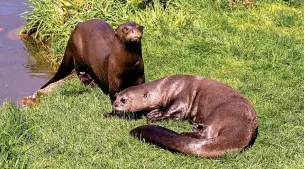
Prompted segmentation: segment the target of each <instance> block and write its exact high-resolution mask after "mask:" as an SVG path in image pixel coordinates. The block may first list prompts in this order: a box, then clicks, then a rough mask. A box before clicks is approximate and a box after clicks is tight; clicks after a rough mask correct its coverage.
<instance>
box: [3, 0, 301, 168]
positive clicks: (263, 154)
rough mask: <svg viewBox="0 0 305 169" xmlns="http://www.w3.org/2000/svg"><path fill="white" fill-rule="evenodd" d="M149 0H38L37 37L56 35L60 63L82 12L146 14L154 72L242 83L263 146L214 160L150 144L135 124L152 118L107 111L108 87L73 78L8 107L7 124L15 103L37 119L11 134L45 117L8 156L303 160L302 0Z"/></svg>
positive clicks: (128, 162) (254, 163)
mask: <svg viewBox="0 0 305 169" xmlns="http://www.w3.org/2000/svg"><path fill="white" fill-rule="evenodd" d="M143 2H144V5H143V4H141V3H143ZM146 2H147V1H144V0H139V1H136V0H126V1H124V0H107V1H106V0H104V1H103V0H99V1H97V0H77V1H72V0H71V1H64V0H56V1H54V0H45V1H34V0H31V6H32V7H33V11H32V12H31V13H30V14H29V15H27V16H25V18H26V19H27V21H28V22H27V26H26V27H27V30H31V29H32V30H37V32H36V33H35V34H34V35H35V36H36V38H38V39H40V40H42V41H43V42H44V43H46V44H48V45H49V49H48V50H49V52H50V53H51V55H48V56H50V57H46V58H47V59H48V60H49V61H50V63H53V64H54V65H55V64H56V63H58V62H59V61H60V58H61V56H62V55H63V53H64V50H65V45H66V42H67V39H68V38H69V35H70V32H71V31H72V30H73V28H74V27H75V25H76V24H77V23H78V22H80V21H85V20H88V19H92V18H100V19H103V20H106V21H107V22H109V23H110V24H111V25H113V27H116V26H117V25H118V24H120V23H122V22H126V21H137V22H138V23H140V24H142V25H143V26H144V27H145V29H144V39H143V43H142V47H143V57H144V62H145V74H146V77H147V80H148V81H151V80H154V79H158V78H160V77H163V76H167V75H172V74H179V73H188V74H196V75H200V76H205V77H212V78H215V79H218V80H220V81H222V82H224V83H227V84H229V85H230V86H232V87H234V88H236V89H238V90H239V91H241V92H242V93H244V94H245V95H246V96H247V97H248V98H249V99H250V100H251V101H252V103H253V105H254V107H255V110H256V111H257V113H258V117H259V136H258V138H257V140H256V142H255V143H254V146H253V147H252V148H251V149H249V150H248V151H246V152H243V153H232V154H228V155H227V156H225V157H224V158H219V159H214V160H211V159H201V158H196V157H192V156H186V155H183V154H174V153H170V152H168V151H166V150H163V149H160V148H158V147H155V146H152V145H149V144H144V143H142V142H140V141H138V140H136V139H133V138H132V137H130V136H129V134H128V132H129V131H130V130H131V129H132V128H134V127H136V126H139V125H143V124H145V123H146V122H145V119H140V120H137V121H135V120H122V119H104V118H103V114H104V113H106V112H108V111H110V109H111V107H110V106H111V105H110V101H109V99H108V97H107V96H105V95H104V94H102V92H101V91H100V89H91V88H90V87H85V86H83V85H82V84H81V83H80V82H79V80H78V79H76V78H74V79H72V80H71V81H68V83H67V84H66V85H64V86H63V87H60V88H59V89H57V90H56V91H55V92H54V93H52V94H51V95H49V96H45V97H42V99H41V102H40V103H39V104H37V105H35V106H33V107H30V108H26V109H22V110H20V109H15V108H11V106H9V105H5V106H4V108H2V114H6V115H5V117H6V118H1V119H0V121H1V122H2V124H5V125H6V124H12V123H11V121H10V120H9V119H11V118H12V117H13V116H12V115H13V114H14V113H16V114H22V117H26V118H25V119H26V120H25V121H26V122H28V121H32V120H33V123H32V122H31V123H27V124H29V125H28V127H26V128H24V129H22V131H19V130H16V131H15V130H12V134H11V135H12V136H14V137H8V138H6V139H5V140H14V139H13V138H15V137H17V138H19V137H21V136H20V134H18V133H19V132H21V133H22V132H23V133H27V132H26V131H27V130H28V129H31V126H35V124H39V126H40V127H37V128H35V130H30V131H35V132H33V133H32V132H31V133H32V136H33V139H32V138H31V137H30V139H28V137H23V136H22V137H21V138H22V139H20V140H21V144H13V145H14V146H13V147H15V148H14V149H9V150H8V151H5V153H10V154H15V155H12V157H14V158H15V159H20V160H14V159H13V158H4V159H6V163H9V164H10V165H11V164H18V165H19V164H20V166H25V165H28V166H29V168H46V167H50V168H303V165H304V162H303V158H304V156H303V154H304V147H303V142H304V140H303V137H304V134H303V131H304V127H303V126H304V121H303V115H304V107H303V102H304V96H303V91H304V86H303V78H304V74H303V61H304V59H303V55H304V53H303V48H304V47H303V45H304V44H303V29H304V28H303V23H304V21H303V10H304V9H303V1H298V0H287V1H282V0H257V1H254V3H253V5H252V6H240V5H238V7H237V8H235V7H234V6H233V5H232V4H230V3H229V2H228V1H222V0H221V1H218V0H217V1H213V0H198V1H192V0H171V1H167V4H166V8H165V9H164V4H163V3H162V2H164V1H161V2H160V1H157V0H154V1H153V3H152V2H149V3H146ZM236 2H237V1H236ZM23 115H25V116H23ZM28 117H30V118H28ZM14 118H15V117H14ZM14 118H12V119H14ZM16 118H17V117H16ZM22 119H24V118H22ZM29 119H32V120H29ZM17 124H19V122H18V123H16V125H17ZM22 124H23V123H22ZM157 124H159V125H162V126H165V127H168V128H171V129H173V130H175V131H177V132H183V131H187V130H190V129H191V126H190V125H189V124H188V123H186V122H175V121H172V120H168V121H163V122H158V123H157ZM14 125H15V123H14ZM14 125H12V126H14ZM12 128H14V127H12ZM6 130H8V129H6ZM15 134H17V135H16V136H15ZM31 140H35V142H32V141H31ZM19 142H20V141H18V143H19ZM23 146H31V147H32V148H30V149H28V150H27V151H25V152H26V153H16V151H17V152H24V151H22V150H24V149H23V148H22V147H23ZM1 153H2V152H1ZM16 154H20V155H19V156H17V155H16ZM19 161H20V163H18V162H19Z"/></svg>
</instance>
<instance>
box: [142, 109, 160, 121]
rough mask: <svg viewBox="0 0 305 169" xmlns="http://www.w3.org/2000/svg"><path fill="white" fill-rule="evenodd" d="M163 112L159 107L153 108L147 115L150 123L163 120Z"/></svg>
mask: <svg viewBox="0 0 305 169" xmlns="http://www.w3.org/2000/svg"><path fill="white" fill-rule="evenodd" d="M162 116H163V112H162V111H161V110H159V109H156V110H153V111H151V112H149V113H147V115H146V119H147V123H148V124H150V123H152V122H155V121H158V120H161V119H162V118H163V117H162Z"/></svg>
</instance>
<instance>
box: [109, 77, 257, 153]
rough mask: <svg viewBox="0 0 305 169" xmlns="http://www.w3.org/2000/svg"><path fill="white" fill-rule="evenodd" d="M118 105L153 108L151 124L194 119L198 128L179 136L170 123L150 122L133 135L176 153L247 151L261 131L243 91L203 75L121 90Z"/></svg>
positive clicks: (131, 108)
mask: <svg viewBox="0 0 305 169" xmlns="http://www.w3.org/2000/svg"><path fill="white" fill-rule="evenodd" d="M122 101H123V102H124V103H122ZM113 108H114V109H116V110H120V111H139V110H150V112H149V113H148V114H147V121H148V123H152V122H154V121H158V120H162V119H166V118H170V119H180V120H189V121H190V122H191V123H192V124H193V130H192V132H187V133H181V134H178V133H176V132H174V131H171V130H169V129H166V128H164V127H160V126H155V125H145V126H140V127H137V128H135V129H133V130H132V131H131V132H130V133H131V134H132V135H133V136H135V137H137V138H139V139H141V140H145V142H150V143H153V144H155V145H158V146H161V147H163V148H166V149H169V150H171V151H175V152H181V153H184V154H190V155H196V156H200V157H220V156H223V155H225V153H227V152H232V151H243V150H244V149H246V148H247V147H249V146H251V145H252V144H253V143H254V141H255V138H256V137H257V134H258V121H257V115H256V112H255V111H254V108H253V106H252V105H251V103H250V102H249V101H248V100H247V99H246V98H245V97H244V96H243V95H242V94H241V93H239V92H238V91H237V90H235V89H233V88H231V87H229V86H227V85H225V84H223V83H221V82H218V81H216V80H213V79H209V78H201V77H198V76H191V75H176V76H169V77H166V78H162V79H159V80H156V81H152V82H149V83H145V84H142V85H139V86H134V87H130V88H127V89H125V90H124V91H122V92H120V93H119V94H117V96H116V100H115V102H114V104H113Z"/></svg>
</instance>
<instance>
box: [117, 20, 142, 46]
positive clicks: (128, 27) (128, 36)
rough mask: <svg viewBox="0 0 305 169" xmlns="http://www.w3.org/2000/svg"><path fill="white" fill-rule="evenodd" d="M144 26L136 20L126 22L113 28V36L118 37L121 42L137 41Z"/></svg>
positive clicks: (140, 37)
mask: <svg viewBox="0 0 305 169" xmlns="http://www.w3.org/2000/svg"><path fill="white" fill-rule="evenodd" d="M143 29H144V27H143V26H141V25H139V24H137V23H136V22H128V23H125V24H121V25H120V26H119V27H118V28H117V29H116V30H115V36H116V37H118V38H119V39H120V40H121V41H122V42H123V43H138V42H140V41H141V39H142V36H143Z"/></svg>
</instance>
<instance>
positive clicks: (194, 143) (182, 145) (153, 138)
mask: <svg viewBox="0 0 305 169" xmlns="http://www.w3.org/2000/svg"><path fill="white" fill-rule="evenodd" d="M130 134H131V135H132V136H134V137H136V138H138V139H140V140H141V141H144V142H148V143H152V144H154V145H157V146H159V147H162V148H164V149H167V150H170V151H172V152H180V153H184V154H188V155H195V156H199V157H207V158H213V157H220V156H223V155H224V154H225V153H226V152H228V151H230V149H229V148H226V147H224V146H222V145H219V144H222V143H221V139H220V140H219V139H218V138H216V139H209V140H206V139H196V138H191V137H188V136H184V135H180V134H178V133H176V132H174V131H172V130H169V129H167V128H164V127H161V126H157V125H144V126H139V127H137V128H135V129H133V130H131V131H130ZM231 151H232V150H231Z"/></svg>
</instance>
